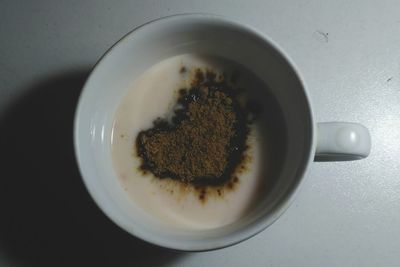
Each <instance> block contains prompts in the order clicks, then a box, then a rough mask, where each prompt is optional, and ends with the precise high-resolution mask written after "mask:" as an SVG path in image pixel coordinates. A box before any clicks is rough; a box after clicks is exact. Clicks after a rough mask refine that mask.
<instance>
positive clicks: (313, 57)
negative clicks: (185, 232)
mask: <svg viewBox="0 0 400 267" xmlns="http://www.w3.org/2000/svg"><path fill="white" fill-rule="evenodd" d="M184 12H211V13H216V14H223V15H226V16H229V17H231V18H234V19H236V20H238V21H242V22H244V23H246V24H249V25H251V26H254V27H256V28H258V29H260V30H261V31H262V32H264V33H265V34H266V35H268V36H269V37H270V38H272V39H273V40H274V41H276V42H277V43H278V44H279V45H280V46H281V47H282V48H283V49H284V50H285V51H286V52H287V54H289V55H290V57H291V58H292V59H293V61H294V62H295V64H297V66H298V67H299V69H300V71H301V73H302V76H303V77H304V79H305V81H306V84H307V85H308V89H309V90H310V92H311V96H312V98H313V103H314V109H315V113H316V118H317V120H318V121H336V120H340V121H355V122H360V123H362V124H364V125H365V126H367V127H368V128H369V129H370V132H371V137H372V150H371V155H370V156H369V157H368V158H367V159H365V160H360V161H354V162H337V163H327V162H324V163H313V164H312V166H311V169H310V172H309V174H308V176H307V177H306V178H305V182H304V187H303V188H302V190H301V191H300V193H299V194H298V196H297V198H296V200H295V202H294V204H293V205H292V206H291V207H290V208H289V209H288V211H287V212H286V213H285V214H284V215H283V216H282V217H281V218H280V219H279V220H278V221H277V222H276V223H274V224H273V225H272V226H271V227H269V228H268V229H267V230H265V231H264V232H262V233H261V234H259V235H257V236H256V237H254V238H251V239H250V240H247V241H245V242H243V243H241V244H239V245H236V246H233V247H230V248H226V249H222V250H218V251H212V252H204V253H181V252H175V251H169V250H165V249H160V248H157V247H153V246H151V245H149V244H146V243H144V242H142V241H139V240H136V239H135V238H133V237H130V236H129V235H128V234H126V233H124V232H123V231H122V230H120V229H119V228H117V227H116V226H114V225H113V224H112V223H111V222H110V221H108V219H106V218H105V216H103V215H102V213H101V212H100V211H99V210H98V209H97V208H96V206H95V205H94V204H93V203H92V201H91V200H90V198H89V197H88V196H87V193H86V191H85V189H84V188H83V184H82V183H81V181H80V178H79V175H78V173H77V171H76V164H75V162H74V158H73V153H72V143H71V142H72V141H71V136H70V134H71V131H72V115H73V110H74V107H75V106H74V105H75V104H76V99H77V96H78V93H79V90H80V88H81V87H82V84H83V81H84V80H85V78H86V77H87V75H88V73H89V72H90V68H91V67H92V66H93V65H94V63H95V62H96V61H97V60H98V59H99V57H100V56H101V55H102V54H103V53H104V52H105V51H106V49H108V48H109V47H110V46H111V45H112V44H113V43H114V42H115V41H117V40H118V39H119V38H120V37H122V36H123V35H124V34H126V33H127V32H128V31H130V30H131V29H133V28H135V27H136V26H138V25H140V24H142V23H145V22H147V21H149V20H152V19H155V18H158V17H162V16H166V15H170V14H176V13H184ZM0 119H1V121H0V122H1V124H0V126H1V127H0V131H1V132H2V133H1V135H3V136H2V137H1V139H2V140H1V142H2V143H1V144H2V150H3V151H1V153H2V160H1V162H2V163H1V164H2V166H3V167H2V169H5V170H6V173H5V174H6V175H1V176H2V177H1V179H0V180H1V182H0V183H1V184H0V202H1V204H0V212H1V213H0V214H1V215H0V221H1V222H0V265H1V266H77V264H79V263H83V264H85V265H87V266H89V265H90V266H399V265H400V5H399V2H398V1H396V0H392V1H390V0H381V1H373V0H353V1H348V0H329V1H322V0H303V1H298V0H279V1H278V0H264V1H262V0H253V1H246V2H245V1H240V0H235V1H228V0H225V1H215V0H214V1H211V0H202V1H193V0H191V1H179V0H171V1H162V0H150V1H144V0H143V1H134V0H131V1H129V0H121V1H107V0H101V1H100V0H99V1H77V0H76V1H72V0H71V1H50V0H39V1H19V0H18V1H16V0H1V1H0ZM26 121H28V122H26ZM9 155H11V157H10V156H9ZM49 166H50V167H49Z"/></svg>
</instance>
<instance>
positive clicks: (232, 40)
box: [78, 17, 313, 250]
mask: <svg viewBox="0 0 400 267" xmlns="http://www.w3.org/2000/svg"><path fill="white" fill-rule="evenodd" d="M184 53H201V54H208V55H214V56H219V57H224V58H227V59H229V60H232V61H235V62H238V63H240V64H241V65H243V66H244V67H246V68H247V69H248V70H250V71H252V72H253V73H254V74H256V75H257V76H258V77H259V78H260V79H262V80H263V81H264V82H265V83H266V84H267V85H268V86H269V88H270V90H271V91H272V93H273V94H274V96H275V97H276V99H277V101H278V102H279V105H280V107H281V109H282V112H283V116H284V120H285V126H286V135H287V138H286V140H287V144H286V146H285V147H284V148H282V149H285V155H286V156H285V159H284V161H283V162H282V168H281V171H280V173H279V178H278V179H276V180H277V182H276V183H275V185H274V188H273V189H272V190H271V191H270V192H269V194H268V195H267V196H266V197H265V198H264V199H263V201H262V202H261V203H260V205H259V206H258V208H256V209H255V210H254V211H253V212H251V213H250V214H249V216H247V217H245V218H243V219H242V220H240V221H238V222H236V223H234V224H232V225H229V226H225V227H222V228H220V229H214V230H203V231H201V234H199V231H198V230H196V231H191V230H183V229H179V228H168V226H166V225H163V224H162V222H159V221H156V220H155V219H153V218H152V217H151V216H149V215H148V214H146V213H144V212H143V211H141V210H140V207H135V205H134V204H132V202H131V200H130V199H129V198H128V197H127V196H126V194H125V193H124V192H123V190H122V189H121V187H120V185H119V183H118V179H117V177H116V176H115V173H113V172H112V168H113V167H112V160H111V156H110V154H111V153H110V145H109V143H108V140H110V137H111V128H112V120H113V114H114V112H115V110H116V109H117V106H118V104H119V102H120V101H121V98H122V97H123V95H124V94H125V93H126V91H127V90H128V88H129V86H130V85H131V84H132V82H133V81H134V80H135V78H136V77H138V76H139V75H140V74H141V73H142V72H143V71H145V70H146V69H147V68H149V67H150V66H152V65H154V64H156V63H157V62H159V61H161V60H163V59H166V58H169V57H172V56H175V55H179V54H184ZM116 68H117V69H118V71H116ZM110 75H111V76H113V77H112V79H110V78H109V77H110ZM115 81H117V82H115ZM99 85H100V86H99ZM94 87H96V88H94ZM110 87H111V88H113V90H114V92H113V90H110ZM91 88H93V89H91ZM85 91H87V92H85V93H86V94H87V96H86V98H91V97H92V99H96V105H92V107H91V108H88V110H85V112H86V113H87V114H95V117H90V115H86V116H83V118H82V121H83V122H82V123H81V124H82V126H81V128H82V130H81V131H82V132H85V130H87V131H90V132H93V131H94V132H96V131H95V130H93V127H94V128H96V127H100V126H93V125H101V127H100V128H99V129H98V131H100V132H101V134H97V135H96V134H92V135H91V136H90V137H89V138H87V139H88V140H87V141H88V143H89V144H90V146H91V148H90V149H89V151H86V152H85V155H82V156H81V157H82V158H85V160H86V161H93V164H94V165H96V166H97V168H98V169H99V171H97V172H96V171H95V170H82V172H83V174H84V177H85V183H86V185H87V186H88V188H89V191H90V192H91V194H92V196H93V197H94V199H95V200H96V202H97V203H98V204H99V206H100V207H102V209H103V210H104V211H105V213H106V214H107V215H108V216H109V217H110V218H111V219H112V220H114V221H115V222H116V223H117V224H119V225H120V226H121V227H122V228H124V229H126V230H127V231H129V232H131V233H133V234H135V235H137V236H138V237H141V238H143V239H145V240H148V241H150V242H153V243H157V244H160V245H164V246H167V247H173V248H178V249H179V248H180V246H182V244H185V246H186V247H183V248H180V249H189V250H191V249H207V248H208V247H201V246H200V247H199V246H196V242H201V241H204V240H208V241H211V243H212V240H214V241H215V242H216V243H215V244H212V245H209V246H210V247H209V248H214V247H218V246H221V245H222V244H228V243H234V242H238V241H240V240H242V239H244V238H247V237H249V236H251V235H253V234H255V233H256V232H258V231H260V230H261V229H262V228H264V227H266V226H268V225H269V224H270V223H272V222H273V221H274V220H275V219H276V218H277V217H278V216H279V214H280V213H281V212H282V211H283V209H284V208H285V206H286V205H287V202H288V199H289V198H290V196H291V195H292V193H293V191H294V189H295V188H296V186H297V184H298V183H299V181H300V178H301V176H302V174H303V171H304V169H305V167H306V165H307V162H308V158H309V155H310V153H311V152H310V150H311V147H312V129H313V128H312V118H311V111H310V110H309V105H308V100H307V97H306V95H305V93H304V91H303V87H302V84H301V82H300V80H299V79H298V76H297V75H296V73H295V72H294V71H293V69H292V68H291V66H290V65H289V63H288V62H287V61H286V59H285V58H284V57H283V56H282V55H281V54H280V53H279V52H277V50H276V49H275V48H274V47H273V46H272V45H269V44H268V42H267V41H266V40H264V39H262V38H261V37H260V36H259V35H257V34H255V33H253V32H250V31H246V30H244V29H243V28H241V26H239V25H237V24H232V23H229V22H226V21H223V20H220V19H217V18H215V19H207V18H201V17H200V18H197V19H193V18H184V17H181V18H179V17H176V18H170V19H168V20H167V21H165V23H162V22H155V23H151V24H148V25H146V26H145V27H143V28H140V29H138V30H136V31H135V32H134V33H133V34H130V35H128V36H127V37H125V38H124V39H123V40H121V41H120V42H119V43H118V44H117V46H116V47H115V49H113V50H111V52H110V53H108V54H107V55H106V56H105V57H104V58H103V60H102V61H101V64H100V65H99V66H97V68H96V69H95V71H94V72H93V74H92V76H91V77H90V79H89V80H88V82H87V84H86V88H85ZM116 91H118V93H115V92H116ZM99 95H100V96H101V97H99ZM83 101H84V100H83ZM82 106H83V104H82ZM104 107H106V108H104ZM104 112H108V114H107V115H104V116H102V114H103V113H104ZM85 123H87V124H88V125H92V126H93V127H92V128H88V127H91V126H87V127H86V129H85V126H83V125H84V124H85ZM78 124H79V123H78ZM78 135H79V134H78ZM78 139H79V138H78ZM81 143H84V141H83V142H81ZM98 147H101V148H100V149H99V148H98ZM82 154H83V153H82ZM85 172H86V175H85ZM89 172H90V173H89ZM88 176H90V177H91V178H87V177H88ZM93 177H96V178H93ZM94 183H97V185H96V186H94V185H93V184H94ZM245 226H246V227H245ZM233 232H235V235H232V233H233ZM222 239H225V241H224V242H221V240H222ZM172 243H174V244H172ZM218 244H219V245H218ZM191 246H193V247H191Z"/></svg>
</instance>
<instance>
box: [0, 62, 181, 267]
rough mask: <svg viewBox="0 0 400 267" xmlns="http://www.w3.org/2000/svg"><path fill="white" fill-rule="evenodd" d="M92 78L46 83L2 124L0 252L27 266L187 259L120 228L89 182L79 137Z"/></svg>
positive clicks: (161, 262)
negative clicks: (81, 107)
mask: <svg viewBox="0 0 400 267" xmlns="http://www.w3.org/2000/svg"><path fill="white" fill-rule="evenodd" d="M88 75H89V70H86V71H80V72H74V73H67V74H62V75H57V76H54V77H51V78H47V79H44V80H42V81H41V82H39V83H37V84H36V85H34V86H32V87H31V88H28V90H26V91H27V92H28V94H27V95H26V96H24V97H23V98H21V99H20V101H18V103H17V104H16V105H14V107H12V108H11V109H10V110H9V111H8V112H7V113H6V114H5V116H4V119H3V120H2V121H1V122H0V129H1V141H0V142H1V148H2V151H1V157H2V159H1V162H2V164H1V166H2V175H1V176H2V178H1V179H0V210H1V220H0V249H1V250H2V251H4V252H5V256H6V258H10V259H12V260H13V261H15V262H18V263H19V264H20V265H21V264H22V266H23V265H27V266H76V265H84V266H85V265H87V266H144V265H145V266H163V265H164V264H167V263H169V262H171V261H173V260H175V259H177V257H180V256H182V255H184V253H183V252H176V251H172V250H167V249H163V248H160V247H156V246H153V245H150V244H148V243H145V242H143V241H141V240H139V239H136V238H134V237H132V236H131V235H129V234H128V233H126V232H124V231H123V230H121V229H120V228H118V227H117V226H116V225H115V224H113V223H112V222H111V221H110V220H109V219H108V218H107V217H106V216H105V215H104V214H103V213H102V212H101V211H100V210H99V209H98V208H97V206H96V205H95V203H94V202H93V201H92V199H91V198H90V196H89V194H88V193H87V191H86V189H85V187H84V185H83V182H82V180H81V177H80V174H79V171H78V168H77V164H76V161H75V156H74V151H73V140H72V131H73V117H74V112H75V107H76V103H77V100H78V97H79V93H80V91H81V88H82V86H83V84H84V81H85V79H86V78H87V76H88Z"/></svg>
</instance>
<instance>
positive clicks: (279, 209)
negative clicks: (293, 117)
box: [73, 13, 316, 251]
mask: <svg viewBox="0 0 400 267" xmlns="http://www.w3.org/2000/svg"><path fill="white" fill-rule="evenodd" d="M176 19H178V20H179V19H188V20H191V19H203V20H205V21H207V22H215V23H218V22H223V23H226V24H228V25H229V26H232V27H234V28H236V29H238V30H240V31H242V32H246V33H250V34H252V35H254V36H255V37H257V38H259V39H260V40H262V41H263V42H265V43H266V44H267V46H269V47H270V48H272V49H273V50H274V51H275V52H276V53H278V54H279V55H280V56H281V57H282V58H283V59H284V60H285V61H286V64H287V65H288V66H289V67H290V69H291V70H292V71H293V73H294V75H295V76H296V78H297V79H298V81H299V83H300V84H301V87H302V88H301V89H302V91H303V93H304V95H305V100H306V104H307V106H308V107H307V108H308V110H309V113H310V118H309V119H310V127H311V129H310V135H311V136H310V140H311V144H310V145H311V147H310V148H309V150H308V153H309V155H308V157H307V159H306V157H304V158H305V160H303V161H302V163H301V170H299V172H298V177H297V179H296V181H295V182H293V184H292V185H291V187H290V189H288V192H287V193H286V194H285V195H284V196H283V197H282V199H281V200H280V201H279V203H278V204H277V205H276V206H275V207H274V208H273V209H272V210H271V211H270V212H269V213H268V214H269V216H268V221H266V219H267V217H262V218H260V219H258V220H257V221H256V222H254V223H252V224H250V225H247V226H245V228H246V229H245V231H242V234H241V235H240V236H238V237H237V238H235V239H234V240H233V241H230V242H225V243H223V244H221V242H214V243H216V244H217V245H213V246H210V245H207V244H203V243H207V242H203V243H200V242H199V243H198V245H197V246H195V247H190V248H188V247H186V246H185V245H181V246H176V243H175V245H173V244H172V242H171V243H169V244H168V242H159V241H160V240H157V238H151V237H149V236H148V235H147V236H145V235H141V234H140V233H139V234H138V233H137V232H133V231H131V230H130V229H128V227H126V226H125V225H124V224H123V223H121V222H120V221H118V220H117V219H116V218H114V217H113V215H112V214H111V213H110V212H109V211H107V209H106V208H105V207H104V205H103V200H102V199H101V198H100V197H99V196H97V195H96V193H95V190H94V188H93V185H92V184H91V183H90V182H89V180H88V179H87V178H86V177H85V175H84V171H83V169H84V168H85V167H84V166H83V165H82V163H81V159H80V153H79V143H78V137H79V119H80V114H81V113H82V109H83V102H84V101H83V99H84V98H85V91H87V90H85V89H86V87H87V85H88V83H89V81H90V80H91V78H93V73H94V72H95V70H96V68H97V67H98V66H99V65H100V64H101V63H102V61H103V60H104V59H105V57H107V56H108V55H109V54H111V53H112V52H113V51H114V50H115V49H117V48H118V46H119V45H120V44H121V43H123V42H124V41H126V40H127V39H128V38H129V37H130V36H131V35H134V34H135V33H136V32H137V31H140V30H144V29H145V28H147V27H148V26H149V25H153V24H158V23H165V22H168V21H173V20H176ZM315 131H316V126H315V121H314V112H313V109H312V105H311V99H310V95H309V92H308V90H307V87H306V86H305V82H304V80H303V79H302V77H301V75H300V72H299V71H298V68H297V66H296V65H295V64H294V62H293V60H292V59H291V58H290V57H289V56H288V55H287V54H286V53H285V52H284V50H283V49H282V48H281V47H280V46H279V45H277V44H276V43H275V42H274V41H272V40H271V39H270V38H269V37H268V36H266V35H265V34H264V33H262V32H260V31H259V30H257V29H256V28H254V27H251V26H249V25H247V24H244V23H241V22H237V21H235V20H233V19H230V18H227V17H225V16H221V15H216V14H210V13H184V14H175V15H170V16H165V17H161V18H157V19H154V20H151V21H149V22H146V23H144V24H142V25H140V26H138V27H136V28H134V29H133V30H131V31H129V32H128V33H127V34H125V35H124V36H123V37H122V38H120V39H119V40H118V41H117V42H115V43H114V44H113V45H112V46H111V47H110V48H109V49H108V50H107V51H106V52H105V53H104V54H103V55H102V56H101V57H100V59H99V60H98V61H97V62H96V64H95V65H94V67H93V68H92V70H91V73H90V74H89V76H88V78H87V80H86V82H85V84H84V86H83V88H82V92H81V94H80V96H79V100H78V104H77V108H76V112H75V117H74V133H73V135H74V136H73V137H74V148H75V149H74V150H75V156H76V160H77V163H78V168H79V171H80V174H81V177H82V180H83V182H84V184H85V187H86V189H87V190H88V192H89V194H90V196H91V197H92V199H93V200H94V201H95V203H96V204H97V206H98V207H99V208H100V209H101V210H102V211H103V213H104V214H105V215H106V216H107V217H108V218H109V219H111V221H113V222H114V223H115V224H117V225H118V226H119V227H120V228H122V229H124V230H125V231H126V232H128V233H129V234H131V235H133V236H135V237H137V238H139V239H142V240H144V241H146V242H149V243H152V244H154V245H158V246H162V247H166V248H169V249H175V250H180V251H210V250H216V249H221V248H224V247H228V246H232V245H235V244H238V243H240V242H242V241H245V240H247V239H249V238H251V237H253V236H255V235H256V234H258V233H260V232H261V231H263V230H265V229H266V228H267V227H269V226H270V225H271V224H273V223H274V222H275V221H276V220H277V219H278V218H279V217H280V216H281V215H282V214H283V213H284V212H285V211H286V210H287V209H288V207H289V206H290V204H291V203H292V202H293V200H294V198H295V197H296V195H297V193H298V191H299V188H300V187H301V183H302V182H303V180H304V177H305V175H306V173H307V171H308V167H309V165H310V163H311V162H312V161H313V156H314V151H315V147H316V138H315V136H316V135H315ZM232 234H233V235H235V234H236V235H239V233H237V232H235V233H232Z"/></svg>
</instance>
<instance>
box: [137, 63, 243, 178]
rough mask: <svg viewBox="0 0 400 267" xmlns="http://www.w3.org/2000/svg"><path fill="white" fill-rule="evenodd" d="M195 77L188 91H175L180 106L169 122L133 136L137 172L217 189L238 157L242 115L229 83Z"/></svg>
mask: <svg viewBox="0 0 400 267" xmlns="http://www.w3.org/2000/svg"><path fill="white" fill-rule="evenodd" d="M195 77H196V80H195V83H193V87H192V88H190V89H189V90H187V91H182V90H181V91H180V96H179V98H178V106H180V107H181V108H180V109H178V110H177V111H175V114H174V116H173V118H172V121H171V122H169V121H167V120H164V119H158V120H156V121H155V122H154V127H152V128H150V129H148V130H145V131H142V132H140V133H139V134H138V137H137V140H136V142H137V148H138V154H139V156H140V157H141V158H142V160H143V164H142V166H141V168H142V169H143V170H148V171H151V172H152V173H153V174H154V175H155V176H156V177H159V178H166V177H169V178H173V179H178V180H180V181H182V182H189V183H194V184H206V185H220V184H222V183H224V182H226V181H228V180H229V179H230V178H231V174H232V172H233V171H234V169H235V167H236V165H238V164H239V163H240V160H241V158H242V154H243V151H244V149H245V140H246V134H247V132H248V129H247V123H246V119H245V118H246V114H245V111H244V109H243V108H242V107H241V106H240V104H239V102H238V100H237V99H236V98H237V95H236V93H235V90H234V89H233V88H231V87H230V86H229V85H228V84H226V83H225V82H216V81H215V79H214V77H215V75H210V73H205V75H200V71H199V70H198V71H197V73H196V76H195ZM199 77H201V79H200V78H199ZM207 77H208V78H207ZM210 77H211V78H210Z"/></svg>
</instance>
